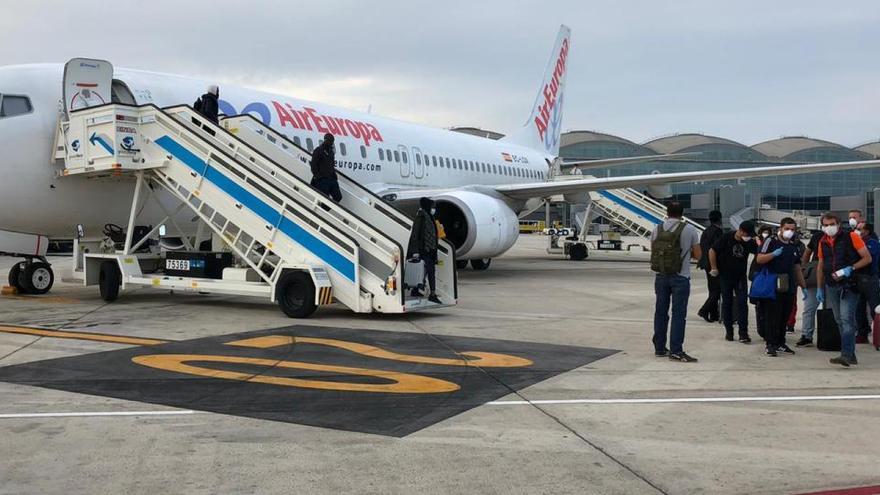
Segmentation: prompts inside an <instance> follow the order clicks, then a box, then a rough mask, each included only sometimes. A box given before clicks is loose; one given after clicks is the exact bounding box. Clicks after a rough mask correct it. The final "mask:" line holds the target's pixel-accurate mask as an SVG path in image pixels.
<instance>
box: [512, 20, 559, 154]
mask: <svg viewBox="0 0 880 495" xmlns="http://www.w3.org/2000/svg"><path fill="white" fill-rule="evenodd" d="M570 46H571V29H569V27H568V26H565V25H562V26H560V27H559V34H558V35H557V37H556V44H555V45H554V46H553V52H552V53H551V54H550V60H549V61H548V62H547V68H546V69H544V79H543V80H542V81H541V88H540V89H539V90H538V96H537V97H536V98H535V103H534V105H532V113H531V115H529V119H528V120H527V121H526V123H525V125H524V126H522V127H521V128H519V129H517V130H516V131H514V132H511V133H510V134H509V135H507V136H505V137H504V138H503V139H502V140H503V141H508V142H510V143H512V144H518V145H522V146H528V147H530V148H534V149H536V150H540V151H543V152H545V153H547V154H548V155H551V156H554V157H555V156H558V155H559V135H560V133H561V131H562V103H563V99H564V98H563V97H564V96H565V74H566V72H568V49H569V47H570Z"/></svg>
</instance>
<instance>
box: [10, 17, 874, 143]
mask: <svg viewBox="0 0 880 495" xmlns="http://www.w3.org/2000/svg"><path fill="white" fill-rule="evenodd" d="M561 23H565V24H567V25H569V26H570V27H571V28H572V48H571V52H570V53H569V59H568V63H569V74H568V81H567V89H566V93H567V94H566V102H565V103H566V108H565V115H564V121H563V128H565V129H593V130H600V131H603V132H609V133H612V134H617V135H620V136H624V137H627V138H630V139H632V140H634V141H637V142H643V141H646V140H648V139H651V138H654V137H657V136H660V135H666V134H671V133H675V132H701V133H705V134H715V135H720V136H724V137H728V138H731V139H736V140H739V141H742V142H744V143H747V144H754V143H757V142H760V141H763V140H767V139H773V138H777V137H779V136H784V135H807V136H811V137H817V138H823V139H829V140H832V141H836V142H840V143H842V144H846V145H856V144H861V143H863V142H866V141H869V140H877V139H880V63H878V50H880V29H878V27H880V4H878V3H877V2H876V1H871V0H864V1H861V0H838V1H834V2H832V1H828V0H824V1H812V0H800V1H793V0H775V1H773V2H768V1H766V0H764V1H752V0H738V1H736V2H730V1H713V0H703V1H690V0H680V1H672V0H669V1H665V2H658V1H647V0H646V1H641V0H640V1H625V2H624V1H621V2H610V1H603V2H597V1H593V0H580V1H577V0H574V1H558V2H552V1H547V0H543V1H540V0H538V1H514V0H504V1H484V2H480V1H443V2H437V1H434V2H428V1H419V0H412V1H376V2H363V1H341V0H340V1H334V0H325V1H322V2H314V1H312V2H301V1H278V2H270V1H258V0H250V1H248V2H242V1H225V0H215V1H207V2H196V1H188V0H174V1H167V0H150V1H149V2H142V1H141V2H133V1H131V2H130V1H121V0H117V1H114V2H109V1H93V0H78V1H76V2H72V1H67V0H64V1H39V0H32V1H30V2H16V8H15V9H6V10H5V12H4V13H3V15H2V16H0V65H7V64H19V63H30V62H63V61H66V60H67V59H69V58H71V57H74V56H88V57H95V58H105V59H108V60H110V61H112V62H113V63H114V64H115V65H117V66H124V67H132V68H141V69H149V70H156V71H163V72H172V73H180V74H186V75H192V76H198V77H206V78H209V79H213V80H217V81H219V82H220V83H221V84H222V83H227V84H241V85H246V86H251V87H257V88H263V89H267V90H274V91H277V92H281V93H286V94H290V95H292V96H297V97H302V98H306V99H312V100H318V101H322V102H326V103H331V104H336V105H340V106H344V107H349V108H354V109H358V110H366V109H367V107H368V106H372V111H373V112H374V113H377V114H381V115H387V116H391V117H396V118H400V119H404V120H410V121H415V122H421V123H425V124H429V125H434V126H439V127H449V126H455V125H476V126H481V127H483V128H487V129H493V130H497V131H500V132H507V131H509V130H511V129H513V128H515V127H517V126H518V125H519V124H521V123H522V122H523V121H524V120H525V118H526V117H527V115H528V112H529V107H530V105H531V103H532V101H533V99H534V97H535V94H536V92H537V90H538V84H539V83H540V78H541V74H542V72H543V69H544V65H545V63H546V60H547V59H548V58H549V54H550V53H549V52H550V49H551V48H552V44H553V41H554V39H555V36H556V32H557V30H558V27H559V24H561Z"/></svg>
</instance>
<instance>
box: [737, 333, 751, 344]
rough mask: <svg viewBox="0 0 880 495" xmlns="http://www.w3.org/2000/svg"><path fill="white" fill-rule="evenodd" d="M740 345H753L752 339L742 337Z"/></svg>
mask: <svg viewBox="0 0 880 495" xmlns="http://www.w3.org/2000/svg"><path fill="white" fill-rule="evenodd" d="M739 343H740V344H751V343H752V338H751V337H749V336H748V335H746V336H745V337H740V338H739Z"/></svg>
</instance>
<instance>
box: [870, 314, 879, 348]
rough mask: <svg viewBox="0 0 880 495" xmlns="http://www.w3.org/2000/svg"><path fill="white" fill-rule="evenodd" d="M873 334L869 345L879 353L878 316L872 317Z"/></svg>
mask: <svg viewBox="0 0 880 495" xmlns="http://www.w3.org/2000/svg"><path fill="white" fill-rule="evenodd" d="M873 330H874V332H873V335H872V336H871V343H872V344H874V350H877V351H880V314H878V315H874V328H873Z"/></svg>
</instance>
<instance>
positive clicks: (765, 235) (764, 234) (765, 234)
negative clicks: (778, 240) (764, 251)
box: [761, 232, 770, 239]
mask: <svg viewBox="0 0 880 495" xmlns="http://www.w3.org/2000/svg"><path fill="white" fill-rule="evenodd" d="M761 237H763V238H764V239H766V238H768V237H770V232H762V233H761Z"/></svg>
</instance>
